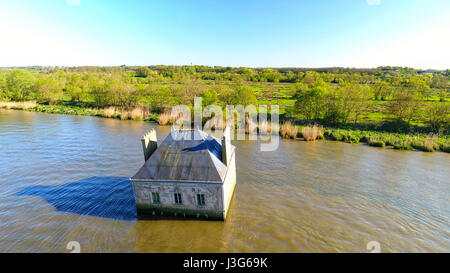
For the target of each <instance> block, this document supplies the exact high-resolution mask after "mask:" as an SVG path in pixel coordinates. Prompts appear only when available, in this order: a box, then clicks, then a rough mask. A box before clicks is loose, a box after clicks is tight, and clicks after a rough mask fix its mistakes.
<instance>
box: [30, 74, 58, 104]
mask: <svg viewBox="0 0 450 273" xmlns="http://www.w3.org/2000/svg"><path fill="white" fill-rule="evenodd" d="M62 95H63V92H62V89H61V86H60V85H59V83H58V81H57V80H55V79H53V78H50V77H45V78H41V79H39V80H38V81H37V82H36V98H37V99H38V102H40V103H49V104H54V103H55V102H56V101H58V100H59V99H61V97H62Z"/></svg>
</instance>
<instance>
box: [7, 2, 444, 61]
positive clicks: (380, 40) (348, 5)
mask: <svg viewBox="0 0 450 273" xmlns="http://www.w3.org/2000/svg"><path fill="white" fill-rule="evenodd" d="M449 14H450V1H448V0H427V1H425V0H423V1H419V0H310V1H300V0H294V1H288V0H281V1H265V0H240V1H238V0H236V1H234V0H230V1H225V0H220V1H219V0H217V1H211V0H210V1H207V0H180V1H169V0H165V1H152V0H148V1H132V0H40V1H36V0H0V35H1V37H2V38H1V42H0V66H22V65H60V66H61V65H66V66H69V65H70V66H71V65H121V64H126V65H154V64H176V65H183V64H191V63H192V64H202V65H222V66H249V67H328V66H345V67H377V66H380V65H393V66H394V65H398V66H410V67H415V68H436V69H447V68H450V53H449V52H450V16H449Z"/></svg>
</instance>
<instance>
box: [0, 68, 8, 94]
mask: <svg viewBox="0 0 450 273" xmlns="http://www.w3.org/2000/svg"><path fill="white" fill-rule="evenodd" d="M5 99H7V95H6V75H5V73H2V72H0V101H1V100H5Z"/></svg>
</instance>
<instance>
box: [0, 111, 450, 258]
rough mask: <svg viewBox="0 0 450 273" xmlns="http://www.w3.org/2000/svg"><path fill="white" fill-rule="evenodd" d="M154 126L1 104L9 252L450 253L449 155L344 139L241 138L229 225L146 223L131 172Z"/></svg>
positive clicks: (1, 172) (1, 228) (0, 190)
mask: <svg viewBox="0 0 450 273" xmlns="http://www.w3.org/2000/svg"><path fill="white" fill-rule="evenodd" d="M150 127H155V125H154V124H149V123H144V122H133V121H119V120H112V119H99V118H93V117H77V116H64V115H47V114H40V113H28V112H22V111H7V110H0V252H69V250H67V249H66V246H67V243H68V242H70V241H78V242H79V243H80V245H81V251H82V252H368V250H367V249H366V245H367V243H368V242H369V241H378V242H379V243H380V246H381V251H382V252H448V251H450V228H449V223H448V218H449V215H450V211H449V198H448V194H449V190H450V180H449V177H450V170H449V166H450V157H449V155H448V154H444V153H423V152H410V151H395V150H389V149H384V150H383V149H377V148H372V147H367V146H365V145H352V144H345V143H337V142H317V143H305V142H297V141H282V142H281V144H280V147H279V149H278V150H277V151H276V152H260V151H259V144H258V143H256V142H251V141H235V142H234V143H233V144H235V145H236V146H237V147H238V150H237V168H238V169H237V175H238V184H237V188H236V192H235V196H234V199H233V201H232V204H231V210H230V214H229V217H228V219H227V221H226V222H207V221H176V220H156V221H148V220H147V221H142V220H137V219H136V212H135V207H134V203H133V194H132V190H131V187H130V184H129V181H128V180H127V177H129V176H131V175H133V174H134V173H135V172H136V171H137V170H138V168H139V167H140V166H141V164H142V163H143V156H142V151H141V146H140V145H141V144H140V142H139V137H140V135H141V134H142V133H143V132H144V131H145V130H146V129H148V128H150ZM157 130H158V133H159V140H162V136H163V135H165V134H167V133H168V132H169V130H170V128H167V127H165V128H161V127H160V128H157Z"/></svg>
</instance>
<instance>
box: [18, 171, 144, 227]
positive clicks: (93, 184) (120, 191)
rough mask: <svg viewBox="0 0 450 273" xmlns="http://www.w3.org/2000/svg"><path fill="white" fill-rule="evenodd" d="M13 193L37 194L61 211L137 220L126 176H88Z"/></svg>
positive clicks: (130, 187) (131, 189) (22, 194)
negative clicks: (69, 181)
mask: <svg viewBox="0 0 450 273" xmlns="http://www.w3.org/2000/svg"><path fill="white" fill-rule="evenodd" d="M17 195H19V196H38V197H41V198H43V199H45V200H46V201H47V202H48V203H49V204H50V205H52V206H54V207H55V208H56V209H57V210H58V211H62V212H68V213H76V214H80V215H90V216H97V217H104V218H110V219H116V220H126V221H134V220H136V219H137V213H136V205H135V201H134V195H133V188H132V186H131V183H130V181H129V179H128V178H127V177H91V178H87V179H83V180H79V181H75V182H71V183H67V184H63V185H59V186H31V187H27V188H25V189H23V190H21V191H20V192H18V193H17Z"/></svg>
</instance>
